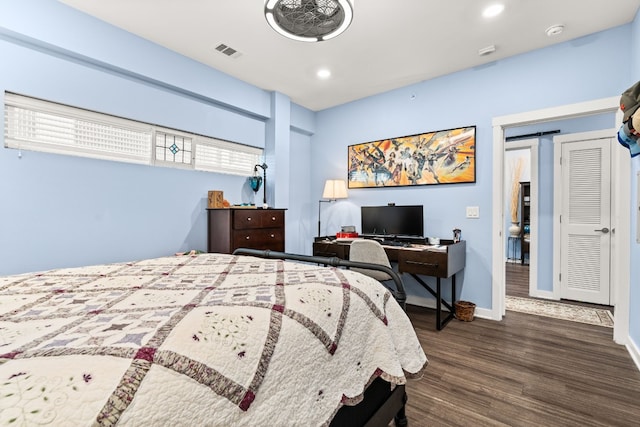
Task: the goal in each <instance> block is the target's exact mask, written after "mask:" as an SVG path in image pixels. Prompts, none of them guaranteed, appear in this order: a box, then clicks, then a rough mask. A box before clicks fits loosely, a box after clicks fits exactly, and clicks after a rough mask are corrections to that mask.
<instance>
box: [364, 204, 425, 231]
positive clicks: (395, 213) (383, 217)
mask: <svg viewBox="0 0 640 427" xmlns="http://www.w3.org/2000/svg"><path fill="white" fill-rule="evenodd" d="M360 213H361V215H362V234H364V235H374V236H417V237H423V236H424V217H423V209H422V205H416V206H395V205H389V206H362V207H361V208H360Z"/></svg>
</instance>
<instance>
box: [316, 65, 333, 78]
mask: <svg viewBox="0 0 640 427" xmlns="http://www.w3.org/2000/svg"><path fill="white" fill-rule="evenodd" d="M316 76H318V78H319V79H322V80H326V79H328V78H329V77H331V71H329V70H327V69H326V68H323V69H321V70H318V72H317V73H316Z"/></svg>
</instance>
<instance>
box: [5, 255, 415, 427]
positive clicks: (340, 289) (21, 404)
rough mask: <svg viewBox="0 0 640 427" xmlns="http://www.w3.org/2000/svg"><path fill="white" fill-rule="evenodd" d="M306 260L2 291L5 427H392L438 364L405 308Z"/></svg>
mask: <svg viewBox="0 0 640 427" xmlns="http://www.w3.org/2000/svg"><path fill="white" fill-rule="evenodd" d="M273 255H274V254H271V256H273ZM276 255H277V254H276ZM284 255H286V254H284ZM303 258H304V257H302V258H301V259H298V260H294V261H291V260H284V259H277V258H271V257H256V256H250V255H237V254H234V255H227V254H196V255H185V256H170V257H162V258H156V259H148V260H141V261H136V262H128V263H116V264H105V265H95V266H88V267H81V268H70V269H57V270H51V271H46V272H40V273H31V274H20V275H13V276H7V277H0V425H41V424H49V425H56V426H58V425H81V426H88V425H119V426H139V425H149V426H163V425H167V426H180V425H188V426H194V425H202V426H205V425H206V426H232V425H233V426H236V425H237V426H314V425H318V426H328V425H339V424H343V425H365V424H366V425H375V424H376V422H378V423H379V424H381V425H387V424H388V423H389V421H390V420H389V419H386V420H384V419H383V418H384V417H385V416H386V415H385V413H388V412H389V411H390V410H391V411H392V417H393V415H394V414H395V411H397V410H398V406H393V405H391V406H389V405H387V406H385V401H386V400H393V401H397V399H398V397H397V396H398V395H401V397H402V398H404V386H403V385H404V384H405V382H406V381H407V378H412V377H419V376H420V375H421V374H422V372H423V369H424V368H425V366H426V364H427V358H426V356H425V354H424V352H423V350H422V348H421V346H420V343H419V341H418V339H417V337H416V334H415V331H414V330H413V327H412V325H411V323H410V321H409V319H408V318H407V316H406V314H405V313H404V311H403V309H402V304H401V303H398V302H397V301H396V300H395V299H394V298H393V293H392V292H390V291H389V290H388V289H386V288H385V287H383V286H382V285H381V284H380V283H378V282H376V281H375V280H373V279H371V278H369V277H367V276H364V275H362V274H359V273H356V272H354V271H350V270H348V269H343V268H338V267H336V266H331V267H323V266H318V265H316V264H310V263H305V262H298V261H299V260H302V261H304V260H305V259H303ZM310 258H312V257H310ZM312 260H313V259H312ZM315 261H317V260H315ZM335 262H337V261H335ZM326 263H327V262H325V264H326ZM398 391H400V392H401V393H398ZM381 393H382V394H381ZM370 395H371V396H373V397H369V396H370ZM376 396H378V397H376ZM380 396H383V397H380ZM384 396H387V397H384ZM391 396H396V397H395V398H393V399H392V398H391ZM376 399H377V400H378V401H377V403H373V404H371V403H370V402H371V401H376ZM368 402H369V405H368V406H369V409H366V410H367V411H368V412H367V413H368V414H369V415H365V416H364V417H365V418H362V415H359V414H358V413H357V408H359V407H363V406H366V404H367V403H368ZM371 408H373V409H371ZM385 408H386V409H385ZM389 408H391V409H389ZM371 414H373V415H371ZM355 420H358V421H355Z"/></svg>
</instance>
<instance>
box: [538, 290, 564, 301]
mask: <svg viewBox="0 0 640 427" xmlns="http://www.w3.org/2000/svg"><path fill="white" fill-rule="evenodd" d="M532 297H534V298H541V299H548V300H553V301H560V300H559V299H558V298H556V297H555V295H554V294H553V291H539V290H538V291H536V292H535V294H534V295H532Z"/></svg>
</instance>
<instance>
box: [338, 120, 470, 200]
mask: <svg viewBox="0 0 640 427" xmlns="http://www.w3.org/2000/svg"><path fill="white" fill-rule="evenodd" d="M348 162H349V163H348V167H349V169H348V170H349V172H348V174H349V175H348V182H349V188H371V187H400V186H414V185H434V184H459V183H470V182H476V127H475V126H467V127H462V128H456V129H447V130H439V131H436V132H427V133H420V134H416V135H407V136H402V137H398V138H389V139H381V140H379V141H373V142H364V143H361V144H355V145H350V146H349V147H348Z"/></svg>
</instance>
